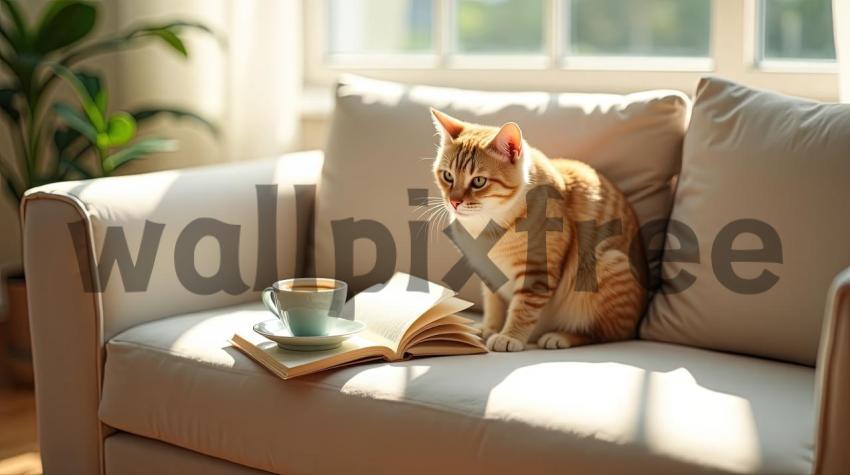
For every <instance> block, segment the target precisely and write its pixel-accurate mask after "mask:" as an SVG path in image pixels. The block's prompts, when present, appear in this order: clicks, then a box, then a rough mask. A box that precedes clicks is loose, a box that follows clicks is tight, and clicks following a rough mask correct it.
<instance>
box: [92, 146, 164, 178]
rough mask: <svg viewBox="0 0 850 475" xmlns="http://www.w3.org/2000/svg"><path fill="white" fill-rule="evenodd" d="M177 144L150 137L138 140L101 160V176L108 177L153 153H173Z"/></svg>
mask: <svg viewBox="0 0 850 475" xmlns="http://www.w3.org/2000/svg"><path fill="white" fill-rule="evenodd" d="M176 145H177V142H176V141H174V140H169V139H163V138H157V137H150V138H146V139H142V140H139V141H138V142H136V143H134V144H132V145H130V146H129V147H127V148H124V149H122V150H120V151H118V152H115V153H113V154H112V155H110V156H108V157H106V158H104V159H103V162H102V164H101V166H102V167H103V174H104V175H109V174H111V173H112V172H114V171H115V170H117V169H118V167H121V166H123V165H126V164H127V163H128V162H130V161H131V160H135V159H137V158H141V157H143V156H145V155H148V154H151V153H155V152H173V151H174V150H176V149H177V147H176Z"/></svg>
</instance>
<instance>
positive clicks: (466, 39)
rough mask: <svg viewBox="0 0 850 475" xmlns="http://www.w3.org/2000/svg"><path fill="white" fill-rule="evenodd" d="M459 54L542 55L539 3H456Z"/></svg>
mask: <svg viewBox="0 0 850 475" xmlns="http://www.w3.org/2000/svg"><path fill="white" fill-rule="evenodd" d="M454 5H455V12H454V13H455V24H456V28H457V30H456V32H455V35H456V36H455V48H456V50H457V51H458V52H460V53H470V54H514V53H542V52H543V6H544V5H543V0H456V1H455V2H454Z"/></svg>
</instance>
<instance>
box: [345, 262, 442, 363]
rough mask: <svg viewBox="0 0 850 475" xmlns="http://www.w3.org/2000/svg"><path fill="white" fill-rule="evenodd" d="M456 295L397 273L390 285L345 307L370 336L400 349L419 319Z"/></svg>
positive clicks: (359, 296)
mask: <svg viewBox="0 0 850 475" xmlns="http://www.w3.org/2000/svg"><path fill="white" fill-rule="evenodd" d="M454 294H455V293H454V291H452V290H450V289H447V288H445V287H443V286H440V285H437V284H435V283H433V282H428V281H426V280H423V279H420V278H418V277H414V276H411V275H408V274H405V273H403V272H397V273H396V274H395V275H393V277H392V278H391V279H390V280H389V281H388V282H387V283H386V284H379V285H375V286H372V287H370V288H368V289H366V290H364V291H363V292H360V293H359V294H357V295H355V296H354V298H352V299H351V300H349V301H348V303H346V304H345V309H344V310H343V315H346V316H347V317H353V318H354V320H357V321H361V322H364V323H365V324H366V327H367V328H368V332H369V333H374V334H376V335H378V336H380V337H381V338H383V339H385V340H387V341H389V342H392V343H393V345H392V346H393V347H397V346H398V344H399V343H400V342H401V340H402V338H403V337H404V335H405V333H407V331H408V329H410V327H411V326H412V325H413V324H414V323H415V322H416V320H417V319H419V317H421V316H422V315H423V314H424V313H425V312H427V311H428V310H430V309H431V308H432V307H434V306H436V305H437V304H439V303H440V302H442V301H444V300H446V299H449V298H451V297H452V296H454Z"/></svg>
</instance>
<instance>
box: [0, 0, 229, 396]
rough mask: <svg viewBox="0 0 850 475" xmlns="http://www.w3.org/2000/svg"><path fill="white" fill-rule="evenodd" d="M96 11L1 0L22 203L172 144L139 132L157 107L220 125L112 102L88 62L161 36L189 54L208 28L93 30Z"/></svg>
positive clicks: (67, 0) (0, 162) (67, 2)
mask: <svg viewBox="0 0 850 475" xmlns="http://www.w3.org/2000/svg"><path fill="white" fill-rule="evenodd" d="M98 13H99V5H98V4H96V3H93V2H88V1H78V0H55V1H52V2H50V3H49V4H47V5H46V6H45V8H44V9H43V10H42V11H41V13H40V14H39V15H38V17H39V18H38V20H37V21H35V22H32V23H30V22H28V21H27V19H26V17H25V15H24V14H23V12H22V9H21V8H20V5H19V4H18V2H17V1H16V0H0V70H2V72H3V76H2V77H3V78H6V79H5V80H0V117H2V121H3V123H4V126H6V127H7V129H8V131H9V133H10V136H11V137H12V142H13V143H12V147H13V152H12V154H11V155H10V156H0V175H2V183H0V187H2V188H3V190H4V191H3V193H7V194H8V196H9V198H10V199H11V200H13V201H14V202H15V203H18V204H19V203H20V200H21V198H22V197H23V195H24V192H25V191H26V190H28V189H29V188H32V187H35V186H39V185H42V184H45V183H51V182H55V181H63V180H69V179H85V178H95V177H102V176H109V175H112V174H114V173H115V172H116V171H118V170H120V169H121V168H122V167H124V166H125V165H127V164H128V163H130V162H132V161H133V160H137V159H139V158H142V157H144V156H146V155H149V154H151V153H155V152H164V151H170V150H174V148H175V143H174V141H173V140H169V139H167V138H164V137H157V136H148V137H140V136H139V135H138V132H139V129H140V127H142V126H143V125H145V124H146V123H148V122H149V121H150V120H151V119H152V118H154V117H157V116H160V115H170V116H172V117H177V118H188V119H192V120H194V121H196V122H198V123H199V124H201V125H202V126H204V127H206V128H207V129H208V130H209V131H210V132H211V133H212V134H214V135H217V130H216V128H215V126H213V124H211V123H210V122H208V121H207V120H205V119H203V118H202V117H200V116H199V115H197V114H194V113H192V112H190V111H186V110H181V109H176V108H168V107H144V108H140V109H136V110H128V111H115V110H111V109H110V104H109V94H108V91H107V88H106V84H105V83H104V81H103V77H102V75H101V74H100V73H99V72H98V71H96V70H93V69H91V68H90V67H87V66H86V61H87V60H89V59H91V58H93V57H96V56H98V55H102V54H104V53H111V52H116V51H121V50H124V49H128V48H135V47H139V46H143V45H145V44H149V43H156V42H158V43H159V44H161V45H164V46H165V47H167V48H169V49H171V50H173V51H174V52H175V53H177V54H178V55H180V56H182V57H188V54H189V52H188V50H187V48H186V45H185V42H184V39H183V34H184V33H185V32H186V31H189V30H196V31H201V32H205V33H211V31H210V30H209V29H208V28H207V27H205V26H203V25H201V24H198V23H192V22H182V21H175V22H168V23H161V24H150V25H140V26H137V27H134V28H131V29H129V30H128V31H125V32H121V33H119V34H116V35H112V36H106V37H96V36H95V35H94V34H93V33H94V29H95V26H96V24H97V19H98ZM62 87H65V88H68V89H70V91H71V95H70V97H71V98H73V99H72V100H71V101H65V100H62V99H60V98H58V94H57V91H58V90H59V89H61V88H62ZM65 96H66V97H68V95H67V94H66V95H65ZM6 288H7V290H8V298H7V299H6V301H7V304H8V305H7V307H8V308H7V310H8V312H7V315H8V322H7V327H8V329H9V333H10V335H9V340H10V344H9V348H8V349H6V352H7V354H8V355H9V356H10V358H9V359H10V361H11V362H12V369H13V373H15V374H17V375H19V376H22V378H19V379H30V380H31V371H32V370H31V365H30V363H29V332H28V329H29V324H28V322H27V310H26V298H25V296H26V287H25V281H24V278H23V275H15V276H10V277H8V278H7V279H6Z"/></svg>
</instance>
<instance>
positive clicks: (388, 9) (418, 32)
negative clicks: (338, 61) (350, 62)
mask: <svg viewBox="0 0 850 475" xmlns="http://www.w3.org/2000/svg"><path fill="white" fill-rule="evenodd" d="M311 1H314V0H311ZM328 4H329V8H330V12H329V21H330V47H329V50H330V52H331V53H355V54H363V53H365V54H368V53H422V52H428V51H431V50H432V49H433V39H432V34H431V31H432V27H431V24H432V21H433V20H432V18H433V15H432V12H433V5H432V0H331V1H330V2H328Z"/></svg>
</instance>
